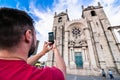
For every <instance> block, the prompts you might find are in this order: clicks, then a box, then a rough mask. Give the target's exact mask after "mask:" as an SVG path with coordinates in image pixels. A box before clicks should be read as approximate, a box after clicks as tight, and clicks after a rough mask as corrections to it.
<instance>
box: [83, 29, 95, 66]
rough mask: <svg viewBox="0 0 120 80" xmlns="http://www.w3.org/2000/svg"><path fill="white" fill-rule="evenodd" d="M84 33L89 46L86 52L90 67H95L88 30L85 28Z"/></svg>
mask: <svg viewBox="0 0 120 80" xmlns="http://www.w3.org/2000/svg"><path fill="white" fill-rule="evenodd" d="M84 31H85V33H86V34H85V35H86V40H87V44H88V45H89V47H88V52H89V56H90V67H97V66H96V60H95V54H94V50H93V45H92V40H91V37H90V32H89V28H85V29H84Z"/></svg>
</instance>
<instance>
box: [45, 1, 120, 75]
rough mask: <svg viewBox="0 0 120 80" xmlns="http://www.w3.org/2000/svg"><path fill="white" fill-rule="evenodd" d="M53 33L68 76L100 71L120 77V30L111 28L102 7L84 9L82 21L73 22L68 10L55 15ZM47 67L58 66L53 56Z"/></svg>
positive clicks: (49, 58)
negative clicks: (110, 72) (108, 71)
mask: <svg viewBox="0 0 120 80" xmlns="http://www.w3.org/2000/svg"><path fill="white" fill-rule="evenodd" d="M52 30H53V32H54V34H55V39H56V41H57V47H58V49H59V51H60V53H61V56H62V57H63V58H64V61H65V63H66V66H67V73H68V74H77V75H81V72H82V71H83V74H84V73H85V72H86V73H85V75H87V74H88V75H90V74H93V73H94V74H93V75H96V73H97V72H99V70H100V69H105V70H106V71H107V70H108V69H111V70H113V72H115V73H120V41H119V38H118V36H119V37H120V26H111V25H110V22H109V20H108V18H107V16H106V14H105V12H104V10H103V7H102V6H101V4H100V3H98V5H97V6H88V7H87V8H84V6H82V18H81V19H80V20H73V21H70V20H69V16H68V13H67V10H66V12H61V13H59V14H57V13H55V16H54V22H53V29H52ZM115 31H116V33H114V32H115ZM116 34H117V37H116ZM47 64H48V65H50V66H51V65H55V60H54V54H53V53H52V52H50V54H49V55H48V61H47ZM88 70H89V73H88Z"/></svg>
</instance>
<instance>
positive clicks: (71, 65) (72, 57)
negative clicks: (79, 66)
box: [70, 46, 76, 68]
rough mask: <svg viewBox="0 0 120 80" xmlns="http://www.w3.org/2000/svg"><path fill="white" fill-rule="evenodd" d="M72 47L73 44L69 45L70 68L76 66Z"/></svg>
mask: <svg viewBox="0 0 120 80" xmlns="http://www.w3.org/2000/svg"><path fill="white" fill-rule="evenodd" d="M74 57H75V56H74V49H73V46H71V47H70V68H76V64H75V60H74Z"/></svg>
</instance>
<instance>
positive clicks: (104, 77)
mask: <svg viewBox="0 0 120 80" xmlns="http://www.w3.org/2000/svg"><path fill="white" fill-rule="evenodd" d="M102 77H103V80H106V73H105V71H104V69H102Z"/></svg>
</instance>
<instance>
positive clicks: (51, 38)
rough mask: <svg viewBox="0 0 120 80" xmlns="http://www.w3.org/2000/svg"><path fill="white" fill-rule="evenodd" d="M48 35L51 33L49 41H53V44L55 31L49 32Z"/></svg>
mask: <svg viewBox="0 0 120 80" xmlns="http://www.w3.org/2000/svg"><path fill="white" fill-rule="evenodd" d="M48 35H49V39H48V41H49V42H51V44H53V43H54V33H53V32H49V33H48Z"/></svg>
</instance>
